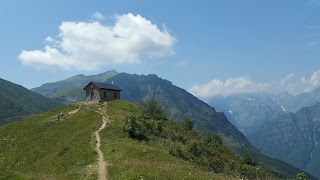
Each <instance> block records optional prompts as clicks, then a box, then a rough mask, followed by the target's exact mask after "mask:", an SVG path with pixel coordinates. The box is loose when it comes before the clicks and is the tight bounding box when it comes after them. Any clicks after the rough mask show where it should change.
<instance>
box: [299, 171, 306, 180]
mask: <svg viewBox="0 0 320 180" xmlns="http://www.w3.org/2000/svg"><path fill="white" fill-rule="evenodd" d="M296 179H299V180H307V177H306V175H305V174H304V173H303V172H301V173H298V174H297V176H296Z"/></svg>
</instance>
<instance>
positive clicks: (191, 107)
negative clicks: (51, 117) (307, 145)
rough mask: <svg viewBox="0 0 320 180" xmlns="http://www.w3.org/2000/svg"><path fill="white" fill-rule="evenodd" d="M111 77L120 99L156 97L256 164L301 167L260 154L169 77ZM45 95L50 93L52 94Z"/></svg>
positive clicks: (170, 112) (288, 169)
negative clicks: (119, 92) (119, 91)
mask: <svg viewBox="0 0 320 180" xmlns="http://www.w3.org/2000/svg"><path fill="white" fill-rule="evenodd" d="M107 73H108V72H106V74H107ZM103 74H105V73H103ZM74 77H80V76H74ZM84 79H87V78H84ZM83 81H84V80H83V79H81V78H77V80H76V81H75V82H73V84H79V82H83ZM112 81H113V82H114V83H115V84H116V85H117V86H119V87H120V88H121V89H122V90H123V91H122V92H121V99H124V100H129V101H131V102H138V101H139V100H148V99H155V100H156V101H158V102H159V104H160V105H161V106H162V108H163V109H164V111H165V113H166V115H167V116H168V117H169V118H170V119H173V120H175V121H179V120H181V119H183V118H185V117H188V118H190V119H191V120H192V121H193V123H194V125H195V128H196V129H197V130H200V131H203V132H205V133H211V132H215V133H217V134H219V136H220V137H222V139H223V141H224V144H225V145H226V146H227V147H228V148H230V149H232V150H233V151H234V152H237V153H240V154H244V153H249V154H250V155H251V156H252V157H253V158H254V160H255V161H256V162H258V163H259V164H262V165H264V166H266V167H268V168H269V169H272V170H276V171H279V172H285V173H286V174H288V175H290V176H294V175H295V174H297V173H298V172H300V171H301V170H299V169H297V168H294V167H293V166H290V165H288V164H286V163H283V162H281V161H278V160H275V159H272V158H269V157H267V156H264V155H263V154H261V153H260V152H259V151H258V150H257V149H256V148H254V147H253V146H252V145H251V144H250V143H249V142H248V140H247V139H246V137H245V136H244V135H243V134H242V133H241V132H240V131H239V130H238V129H237V128H236V127H235V126H234V125H232V124H231V123H230V122H229V121H228V120H227V118H226V116H225V115H224V114H223V113H218V112H216V111H215V109H214V108H213V107H210V106H209V105H208V104H206V103H204V102H202V101H201V100H199V99H198V98H196V97H194V96H193V95H191V94H190V93H188V92H187V91H185V90H184V89H181V88H179V87H177V86H174V85H173V84H172V83H171V82H170V81H167V80H164V79H161V78H159V77H158V76H156V75H147V76H145V75H134V74H127V73H119V74H117V75H115V76H113V77H111V78H109V79H108V80H106V81H104V82H107V83H111V82H112ZM88 82H89V81H88ZM88 82H87V83H88ZM58 83H59V84H58V85H57V86H59V85H60V84H63V83H66V82H64V81H60V82H58ZM46 86H47V85H43V86H41V87H40V88H37V91H42V90H41V89H42V88H44V89H45V88H47V87H46ZM50 86H51V89H56V88H55V83H50ZM78 88H80V87H78ZM53 93H56V92H53ZM47 95H49V96H50V95H51V94H47Z"/></svg>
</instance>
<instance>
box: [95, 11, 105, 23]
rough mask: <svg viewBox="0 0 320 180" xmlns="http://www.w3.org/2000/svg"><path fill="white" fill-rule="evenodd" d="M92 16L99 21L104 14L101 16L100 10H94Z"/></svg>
mask: <svg viewBox="0 0 320 180" xmlns="http://www.w3.org/2000/svg"><path fill="white" fill-rule="evenodd" d="M93 18H95V19H96V20H99V21H101V20H103V19H104V16H103V15H102V14H101V13H100V12H98V11H96V12H95V13H94V14H93Z"/></svg>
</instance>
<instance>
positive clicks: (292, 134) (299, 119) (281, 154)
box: [250, 103, 320, 178]
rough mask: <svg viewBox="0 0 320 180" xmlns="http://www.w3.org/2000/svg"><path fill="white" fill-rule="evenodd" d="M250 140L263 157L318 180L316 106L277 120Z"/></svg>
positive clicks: (318, 116)
mask: <svg viewBox="0 0 320 180" xmlns="http://www.w3.org/2000/svg"><path fill="white" fill-rule="evenodd" d="M250 139H251V142H252V143H253V144H254V145H255V146H256V147H258V148H259V149H261V150H262V152H263V153H265V154H267V155H270V156H271V157H274V158H277V159H280V160H283V161H285V162H287V163H289V164H291V165H294V166H295V167H298V168H300V169H303V170H305V171H307V172H309V173H311V174H313V175H314V176H316V177H318V178H319V177H320V167H319V164H320V144H318V143H319V140H320V103H317V104H315V105H313V106H310V107H305V108H302V109H301V110H299V111H297V112H296V113H286V114H284V115H281V116H279V117H278V118H276V119H275V120H273V121H271V122H269V123H267V124H265V125H264V126H263V127H262V128H261V129H260V130H259V132H256V133H254V134H253V135H252V136H251V138H250Z"/></svg>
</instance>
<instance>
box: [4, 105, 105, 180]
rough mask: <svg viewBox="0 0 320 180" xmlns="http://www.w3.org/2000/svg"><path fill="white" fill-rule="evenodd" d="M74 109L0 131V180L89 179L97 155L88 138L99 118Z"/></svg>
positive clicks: (23, 122)
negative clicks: (0, 171)
mask: <svg viewBox="0 0 320 180" xmlns="http://www.w3.org/2000/svg"><path fill="white" fill-rule="evenodd" d="M75 108H77V107H76V105H69V106H65V107H63V108H58V109H56V110H54V111H51V112H48V113H45V114H42V115H37V116H32V117H29V118H26V119H23V120H21V121H19V122H14V123H11V124H8V125H5V126H1V127H0V149H1V151H0V169H1V170H2V174H1V173H0V178H3V179H7V178H9V179H10V177H12V179H15V178H18V179H19V177H20V176H21V177H24V178H25V179H86V178H87V179H93V178H95V177H96V176H97V174H96V170H95V169H94V168H95V164H96V159H97V153H96V152H95V150H94V146H93V143H92V141H93V140H92V135H93V132H94V131H95V130H96V128H97V127H98V125H99V124H100V122H101V115H99V114H98V113H96V112H94V111H91V110H87V109H85V108H84V107H81V109H80V111H79V112H78V113H76V114H74V115H66V117H65V118H64V119H63V120H57V118H55V117H54V116H56V115H58V114H59V113H61V112H62V113H64V114H67V112H69V111H71V110H74V109H75Z"/></svg>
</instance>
